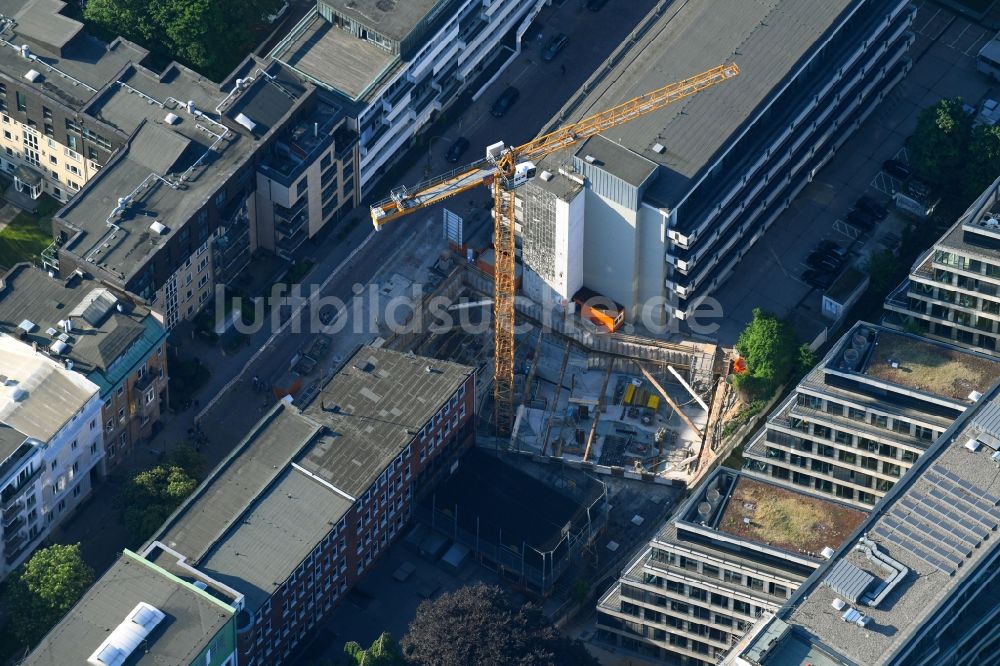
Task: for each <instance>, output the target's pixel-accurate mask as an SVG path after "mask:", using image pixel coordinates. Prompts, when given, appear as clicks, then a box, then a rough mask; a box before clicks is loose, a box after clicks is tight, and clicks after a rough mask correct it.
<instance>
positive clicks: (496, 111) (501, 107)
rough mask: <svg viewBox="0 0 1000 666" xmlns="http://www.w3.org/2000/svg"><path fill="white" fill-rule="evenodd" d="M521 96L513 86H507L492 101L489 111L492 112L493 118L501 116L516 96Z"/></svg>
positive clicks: (511, 104) (512, 104) (514, 100)
mask: <svg viewBox="0 0 1000 666" xmlns="http://www.w3.org/2000/svg"><path fill="white" fill-rule="evenodd" d="M520 96H521V92H520V91H519V90H518V89H517V88H515V87H514V86H508V87H507V89H506V90H504V91H503V92H502V93H500V96H499V97H497V100H496V101H495V102H493V106H492V108H490V113H492V114H493V117H494V118H502V117H503V115H504V114H505V113H507V111H509V110H510V107H512V106H514V102H516V101H517V98H518V97H520Z"/></svg>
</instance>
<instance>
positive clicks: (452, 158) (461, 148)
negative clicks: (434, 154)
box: [444, 136, 469, 163]
mask: <svg viewBox="0 0 1000 666" xmlns="http://www.w3.org/2000/svg"><path fill="white" fill-rule="evenodd" d="M468 149H469V140H468V139H466V138H465V137H464V136H460V137H458V138H457V139H455V143H453V144H451V145H450V146H449V147H448V152H446V153H445V154H444V158H445V159H446V160H448V161H449V162H452V163H454V162H457V161H458V160H459V158H460V157H462V155H464V154H465V151H467V150H468Z"/></svg>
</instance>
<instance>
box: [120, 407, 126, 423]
mask: <svg viewBox="0 0 1000 666" xmlns="http://www.w3.org/2000/svg"><path fill="white" fill-rule="evenodd" d="M118 420H119V421H124V420H125V408H124V407H122V408H120V409H119V410H118Z"/></svg>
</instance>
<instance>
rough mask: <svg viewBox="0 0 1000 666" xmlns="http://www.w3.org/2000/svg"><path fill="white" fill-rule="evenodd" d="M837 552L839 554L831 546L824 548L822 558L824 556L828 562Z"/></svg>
mask: <svg viewBox="0 0 1000 666" xmlns="http://www.w3.org/2000/svg"><path fill="white" fill-rule="evenodd" d="M835 552H837V551H835V550H834V549H833V548H830V547H829V546H826V547H824V548H823V550H822V551H821V552H820V554H821V555H822V556H823V557H824V558H825V559H827V560H828V559H830V558H831V557H833V554H834V553H835Z"/></svg>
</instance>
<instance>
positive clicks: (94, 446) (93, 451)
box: [90, 442, 97, 455]
mask: <svg viewBox="0 0 1000 666" xmlns="http://www.w3.org/2000/svg"><path fill="white" fill-rule="evenodd" d="M96 453H97V442H94V443H93V444H91V445H90V455H94V454H96Z"/></svg>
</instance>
